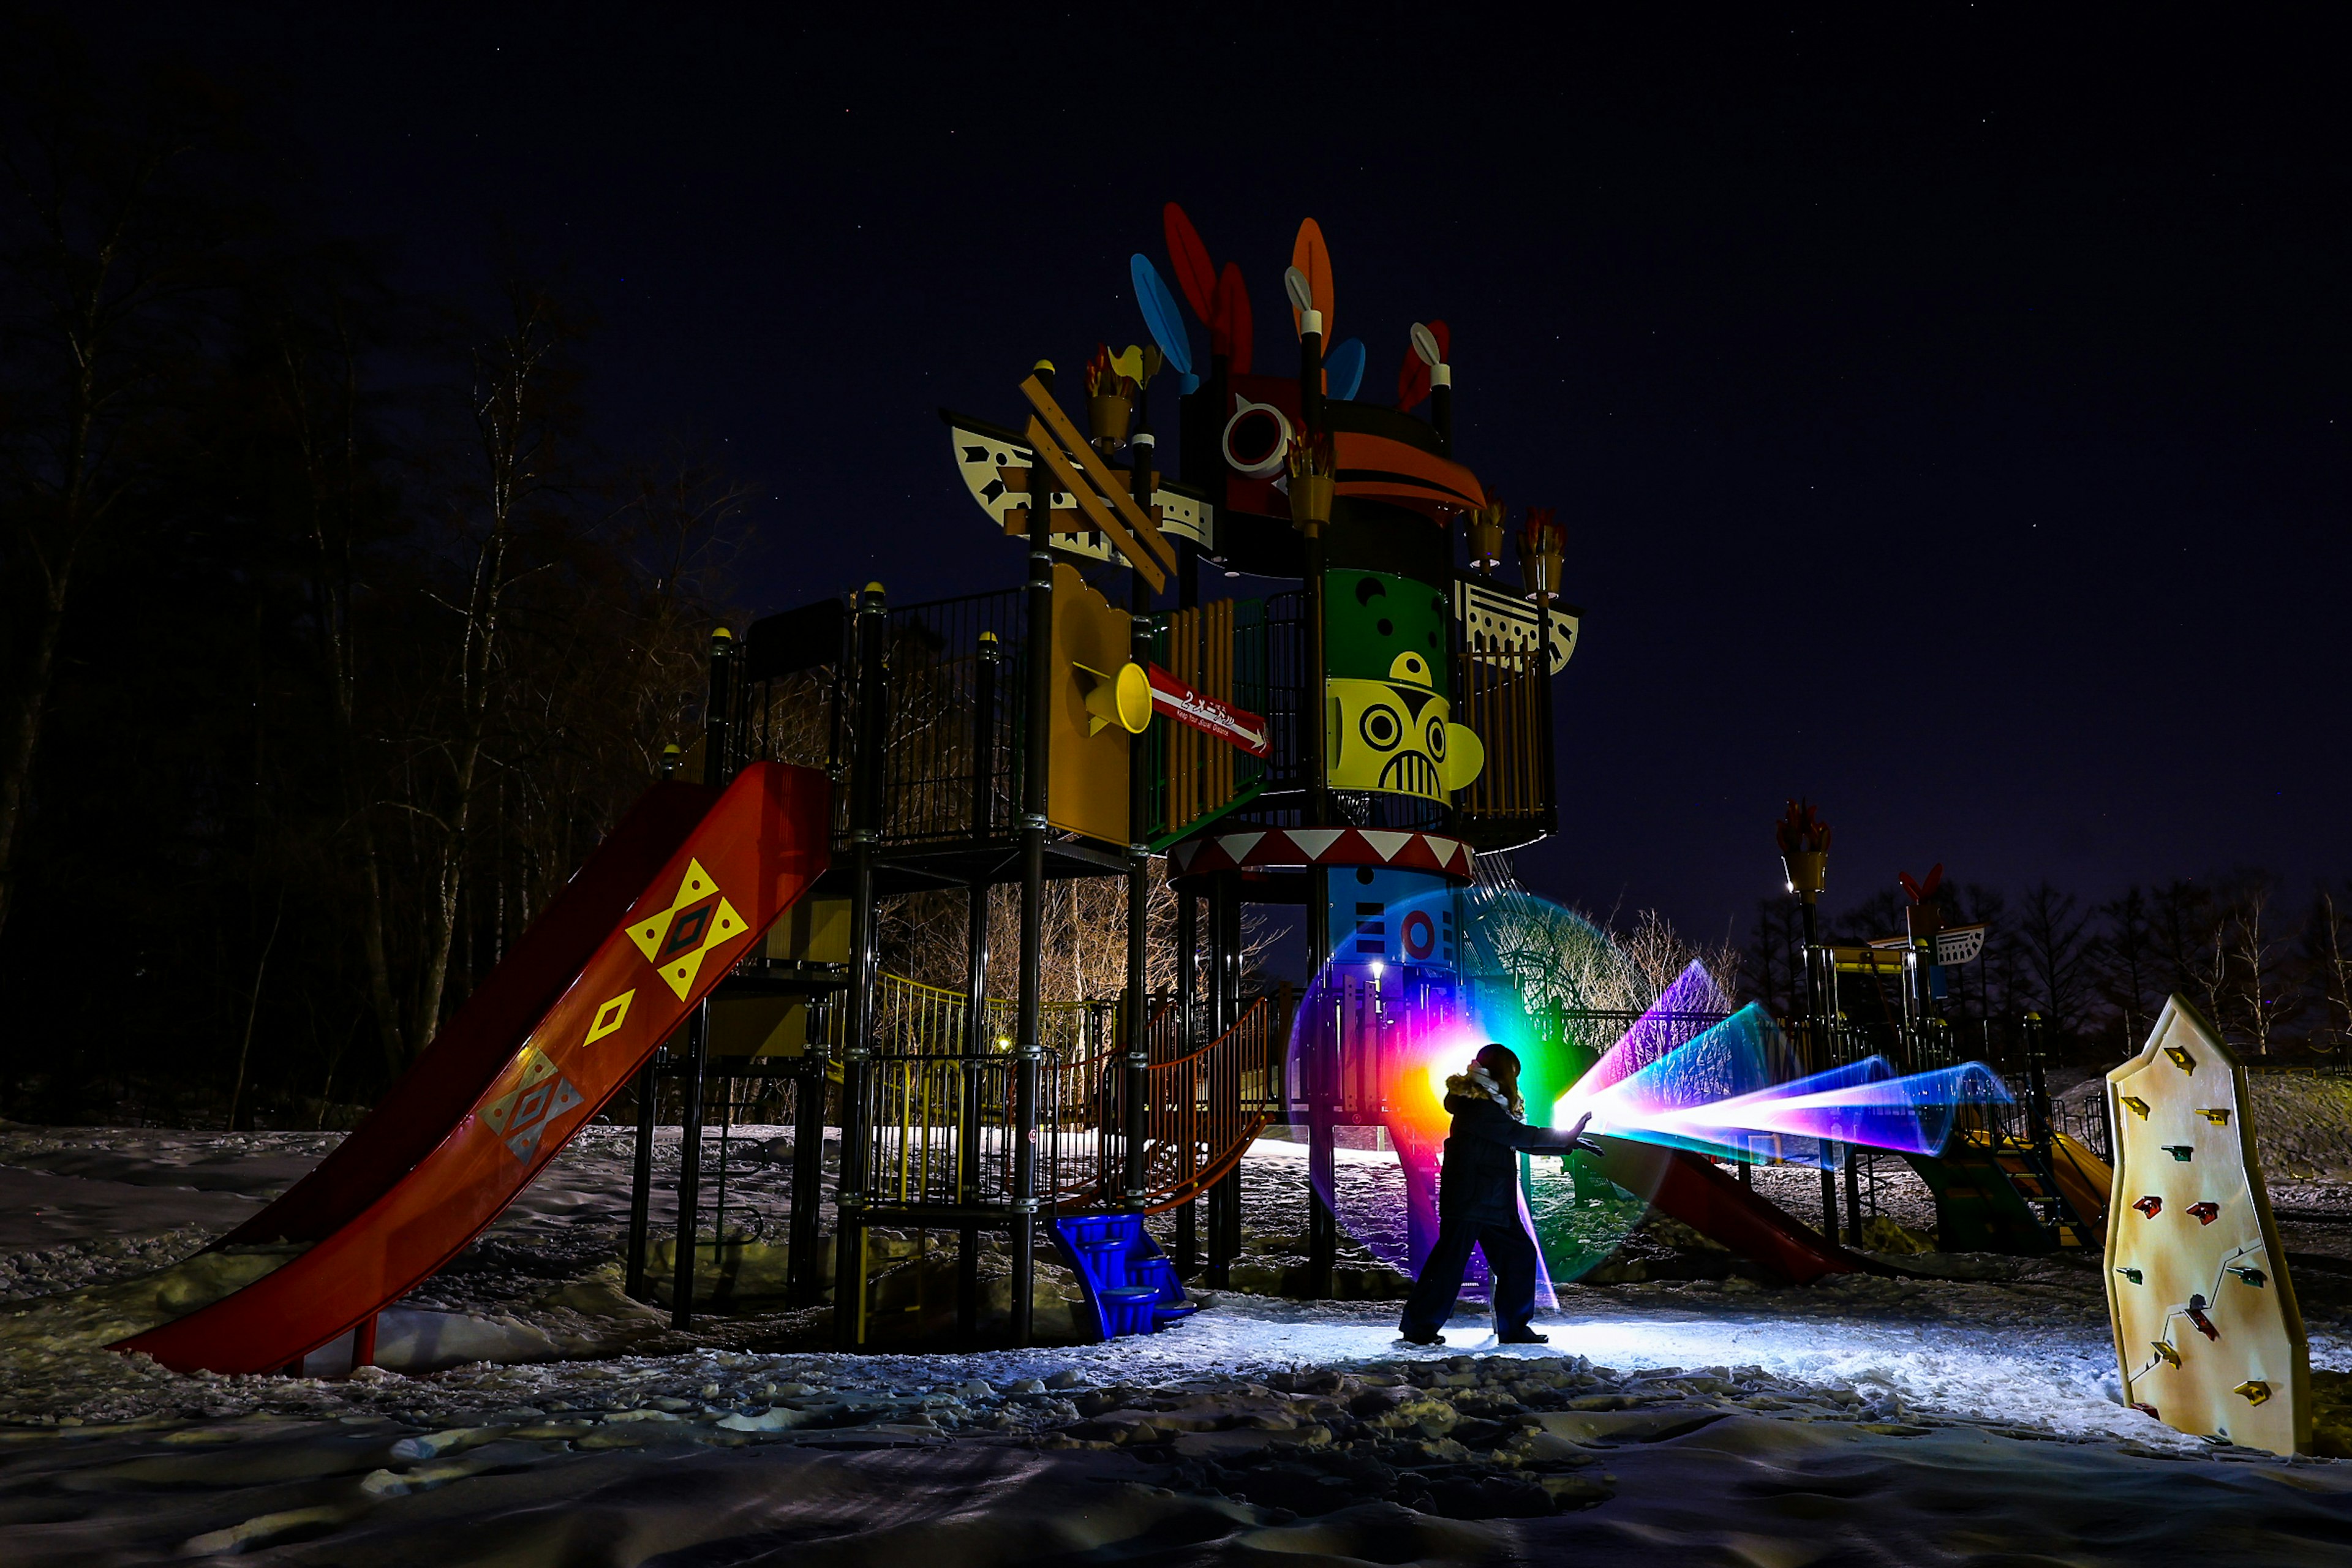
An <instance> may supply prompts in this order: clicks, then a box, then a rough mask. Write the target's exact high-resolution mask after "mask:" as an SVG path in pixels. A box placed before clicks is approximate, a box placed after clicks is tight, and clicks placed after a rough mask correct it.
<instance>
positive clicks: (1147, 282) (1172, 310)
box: [1127, 251, 1199, 392]
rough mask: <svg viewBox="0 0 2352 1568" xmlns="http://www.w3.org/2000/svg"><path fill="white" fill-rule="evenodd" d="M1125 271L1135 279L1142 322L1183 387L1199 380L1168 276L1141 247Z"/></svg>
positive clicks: (1136, 296)
mask: <svg viewBox="0 0 2352 1568" xmlns="http://www.w3.org/2000/svg"><path fill="white" fill-rule="evenodd" d="M1127 268H1128V274H1129V277H1131V278H1133V279H1134V280H1135V302H1136V303H1137V304H1139V305H1140V306H1142V307H1143V324H1144V325H1145V326H1146V327H1148V328H1150V331H1151V341H1152V342H1156V343H1158V344H1159V345H1160V353H1162V354H1165V355H1166V356H1167V358H1168V363H1169V364H1170V365H1171V366H1173V367H1174V369H1175V371H1176V374H1179V375H1181V376H1182V377H1183V378H1184V383H1185V390H1186V391H1188V392H1189V391H1191V390H1192V387H1194V386H1196V385H1198V384H1199V382H1198V380H1197V379H1196V378H1195V377H1194V376H1193V374H1192V335H1191V334H1190V333H1189V332H1187V331H1185V330H1184V318H1183V316H1182V315H1181V313H1180V312H1179V311H1178V310H1177V309H1176V298H1175V296H1174V295H1172V294H1171V293H1169V292H1168V280H1167V279H1164V278H1162V277H1160V268H1157V267H1154V266H1152V265H1151V258H1150V257H1148V256H1146V255H1144V254H1143V253H1142V252H1141V251H1137V252H1136V253H1135V255H1133V256H1132V257H1130V258H1129V259H1128V264H1127Z"/></svg>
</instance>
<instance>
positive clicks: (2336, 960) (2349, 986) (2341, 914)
mask: <svg viewBox="0 0 2352 1568" xmlns="http://www.w3.org/2000/svg"><path fill="white" fill-rule="evenodd" d="M2305 946H2306V949H2307V951H2308V952H2309V955H2310V959H2311V969H2312V971H2313V973H2315V974H2316V975H2317V976H2318V978H2319V986H2320V1030H2321V1032H2322V1034H2323V1035H2325V1036H2326V1037H2328V1039H2329V1043H2330V1045H2331V1046H2332V1047H2333V1048H2335V1049H2336V1050H2343V1049H2345V1048H2346V1047H2347V1046H2352V919H2347V917H2346V914H2345V911H2344V910H2343V908H2342V906H2340V905H2339V904H2338V903H2337V902H2336V894H2335V892H2334V891H2333V890H2332V889H2323V890H2322V891H2321V893H2320V895H2319V901H2318V904H2317V906H2316V907H2315V909H2314V910H2312V914H2311V921H2310V925H2309V928H2308V931H2307V933H2306V936H2305Z"/></svg>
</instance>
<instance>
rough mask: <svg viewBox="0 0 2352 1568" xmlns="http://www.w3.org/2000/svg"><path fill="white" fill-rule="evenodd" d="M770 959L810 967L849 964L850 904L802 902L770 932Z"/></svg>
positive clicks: (771, 927) (846, 902) (784, 914)
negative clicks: (789, 961)
mask: <svg viewBox="0 0 2352 1568" xmlns="http://www.w3.org/2000/svg"><path fill="white" fill-rule="evenodd" d="M768 956H769V957H770V958H779V959H785V960H794V961H798V962H801V963H848V962H849V900H847V899H803V900H800V902H798V903H796V904H794V905H793V907H792V908H791V909H788V910H785V911H784V913H783V918H782V919H781V920H779V921H776V923H775V924H774V925H772V926H770V927H769V928H768Z"/></svg>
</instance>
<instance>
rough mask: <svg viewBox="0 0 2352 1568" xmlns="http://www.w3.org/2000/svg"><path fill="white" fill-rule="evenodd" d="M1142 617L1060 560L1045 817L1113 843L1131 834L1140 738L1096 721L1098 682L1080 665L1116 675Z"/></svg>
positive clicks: (1047, 732) (1047, 731) (1056, 570)
mask: <svg viewBox="0 0 2352 1568" xmlns="http://www.w3.org/2000/svg"><path fill="white" fill-rule="evenodd" d="M1134 635H1135V620H1134V617H1133V616H1130V615H1129V614H1128V612H1127V611H1125V610H1121V609H1115V608H1113V607H1112V605H1111V604H1110V602H1109V601H1108V600H1107V599H1105V598H1104V597H1103V596H1102V595H1100V594H1097V593H1096V592H1095V591H1094V590H1093V589H1092V588H1089V587H1087V583H1086V579H1085V578H1083V577H1081V576H1079V575H1078V574H1077V570H1076V568H1075V567H1072V566H1069V565H1066V564H1065V563H1061V562H1058V561H1057V562H1055V563H1054V670H1053V690H1052V694H1051V698H1050V700H1049V703H1048V706H1047V708H1046V710H1045V744H1046V748H1047V750H1046V757H1047V763H1048V765H1047V767H1046V770H1045V820H1046V821H1048V822H1050V823H1052V824H1053V825H1054V826H1056V827H1059V828H1062V829H1064V830H1066V831H1067V832H1071V833H1082V834H1084V835H1086V836H1087V837H1089V838H1099V839H1101V840H1103V841H1104V842H1105V843H1107V844H1125V843H1127V842H1128V841H1129V833H1128V803H1127V769H1128V756H1129V748H1130V746H1131V745H1132V743H1133V738H1132V737H1130V736H1129V734H1128V732H1127V731H1125V730H1122V729H1120V728H1119V727H1118V725H1116V724H1113V725H1109V726H1108V727H1104V728H1099V729H1098V728H1096V727H1095V725H1094V716H1093V715H1091V714H1089V713H1088V712H1087V691H1088V690H1090V689H1092V688H1093V686H1094V685H1095V684H1096V681H1095V679H1094V678H1093V677H1090V676H1087V675H1085V674H1083V673H1081V672H1080V670H1079V669H1078V668H1077V667H1078V666H1081V665H1083V666H1085V667H1086V668H1088V669H1095V670H1104V671H1108V672H1111V673H1113V674H1116V673H1117V672H1118V669H1119V668H1120V667H1122V666H1123V665H1125V664H1127V663H1128V662H1129V658H1130V657H1131V649H1132V646H1133V638H1134Z"/></svg>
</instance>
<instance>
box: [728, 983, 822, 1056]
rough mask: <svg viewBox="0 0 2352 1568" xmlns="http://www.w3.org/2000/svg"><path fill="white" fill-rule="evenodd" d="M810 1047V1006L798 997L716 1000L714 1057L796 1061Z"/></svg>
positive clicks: (745, 997) (754, 997)
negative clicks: (767, 1058) (788, 1058)
mask: <svg viewBox="0 0 2352 1568" xmlns="http://www.w3.org/2000/svg"><path fill="white" fill-rule="evenodd" d="M807 1047H808V1003H807V1001H806V1000H805V999H803V998H802V997H798V996H731V997H726V998H719V997H713V998H712V999H711V1003H710V1054H711V1055H712V1056H714V1057H796V1056H799V1055H800V1054H801V1053H802V1052H803V1050H805V1049H807Z"/></svg>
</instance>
